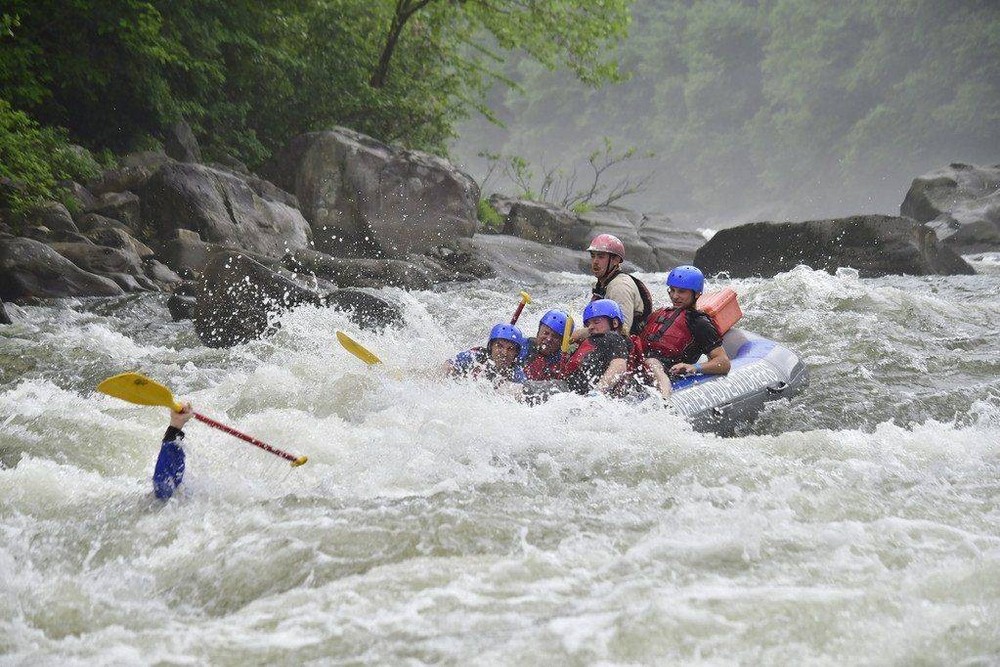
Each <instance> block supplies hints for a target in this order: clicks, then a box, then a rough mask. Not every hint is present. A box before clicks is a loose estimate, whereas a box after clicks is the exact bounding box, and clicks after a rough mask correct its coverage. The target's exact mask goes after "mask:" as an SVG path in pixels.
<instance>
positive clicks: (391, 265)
mask: <svg viewBox="0 0 1000 667" xmlns="http://www.w3.org/2000/svg"><path fill="white" fill-rule="evenodd" d="M284 264H285V266H286V267H287V268H288V269H290V270H292V271H295V272H297V273H311V274H313V275H315V276H317V277H319V278H325V279H326V280H329V281H330V282H332V283H334V284H335V285H337V287H385V286H390V287H403V288H405V289H428V288H430V287H431V285H433V284H434V275H433V274H431V273H430V272H429V271H428V270H426V269H424V268H422V267H420V266H416V265H414V264H411V263H410V262H404V261H402V260H398V259H367V258H353V257H333V256H331V255H327V254H326V253H322V252H317V251H315V250H309V249H308V248H303V249H301V250H296V251H295V252H293V253H291V254H289V255H288V256H287V257H286V258H285V260H284Z"/></svg>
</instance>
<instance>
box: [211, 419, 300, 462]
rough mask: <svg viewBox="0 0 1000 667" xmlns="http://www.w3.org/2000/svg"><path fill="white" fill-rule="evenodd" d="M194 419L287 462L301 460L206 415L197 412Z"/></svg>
mask: <svg viewBox="0 0 1000 667" xmlns="http://www.w3.org/2000/svg"><path fill="white" fill-rule="evenodd" d="M194 418H195V419H197V420H198V421H200V422H205V423H206V424H208V425H209V426H211V427H212V428H217V429H219V430H220V431H223V432H225V433H228V434H229V435H232V436H235V437H237V438H239V439H240V440H246V441H247V442H249V443H250V444H251V445H254V446H255V447H260V448H261V449H263V450H264V451H267V452H271V453H272V454H274V455H275V456H280V457H281V458H283V459H285V460H286V461H291V462H292V463H295V462H296V461H298V460H299V459H298V458H297V457H295V456H292V455H291V454H289V453H288V452H283V451H281V450H280V449H277V448H275V447H272V446H271V445H269V444H267V443H266V442H261V441H260V440H258V439H257V438H254V437H252V436H249V435H247V434H246V433H240V432H239V431H237V430H236V429H234V428H232V427H231V426H226V425H225V424H220V423H219V422H217V421H215V420H214V419H212V418H211V417H206V416H205V415H203V414H199V413H197V412H196V413H194Z"/></svg>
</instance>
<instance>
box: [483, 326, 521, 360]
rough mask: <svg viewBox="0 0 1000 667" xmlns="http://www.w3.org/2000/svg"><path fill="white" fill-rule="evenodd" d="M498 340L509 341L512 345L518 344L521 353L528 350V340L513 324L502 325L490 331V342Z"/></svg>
mask: <svg viewBox="0 0 1000 667" xmlns="http://www.w3.org/2000/svg"><path fill="white" fill-rule="evenodd" d="M498 339H501V340H509V341H510V342H512V343H517V347H518V350H519V352H521V353H523V352H525V351H526V350H527V349H528V340H527V339H526V338H525V337H524V334H523V333H521V330H520V329H518V328H517V327H516V326H514V325H513V324H504V323H500V324H498V325H496V326H494V327H493V328H492V329H490V340H489V342H490V343H492V342H493V341H495V340H498Z"/></svg>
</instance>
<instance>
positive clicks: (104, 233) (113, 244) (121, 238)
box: [86, 227, 156, 259]
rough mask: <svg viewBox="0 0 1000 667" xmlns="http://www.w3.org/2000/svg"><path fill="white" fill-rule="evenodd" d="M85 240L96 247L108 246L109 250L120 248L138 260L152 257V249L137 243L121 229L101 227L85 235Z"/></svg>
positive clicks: (136, 240) (139, 242)
mask: <svg viewBox="0 0 1000 667" xmlns="http://www.w3.org/2000/svg"><path fill="white" fill-rule="evenodd" d="M86 238H88V239H89V240H91V241H93V242H94V243H96V244H97V245H103V246H108V247H109V248H120V249H122V250H126V251H128V252H129V253H131V254H134V255H135V256H136V257H138V258H139V259H146V258H147V257H152V256H153V255H154V254H156V253H154V252H153V249H152V248H150V247H149V246H148V245H146V244H145V243H143V242H142V241H139V240H138V239H136V238H135V237H134V236H132V235H131V234H129V233H128V232H126V231H125V230H123V229H119V228H114V227H103V228H98V229H95V230H93V231H91V232H88V233H87V236H86Z"/></svg>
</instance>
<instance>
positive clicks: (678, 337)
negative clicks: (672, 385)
mask: <svg viewBox="0 0 1000 667" xmlns="http://www.w3.org/2000/svg"><path fill="white" fill-rule="evenodd" d="M690 312H691V311H689V310H688V309H678V308H661V309H660V310H657V311H656V312H654V313H653V314H652V315H650V317H649V321H647V322H646V326H645V327H644V328H643V330H642V333H641V334H639V338H640V339H641V340H642V345H643V349H644V350H645V352H646V354H652V355H656V356H658V357H663V358H665V359H668V360H673V363H677V362H680V361H683V360H684V357H685V352H686V350H687V348H688V347H689V346H690V345H691V344H692V343H693V342H694V336H693V335H692V334H691V329H690V327H689V326H688V317H689V313H690Z"/></svg>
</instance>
